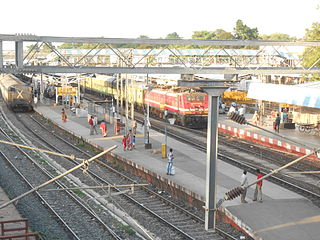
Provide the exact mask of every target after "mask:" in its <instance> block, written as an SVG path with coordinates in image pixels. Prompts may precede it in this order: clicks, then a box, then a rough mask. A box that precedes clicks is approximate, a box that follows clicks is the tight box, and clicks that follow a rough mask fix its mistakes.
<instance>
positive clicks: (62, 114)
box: [61, 108, 67, 122]
mask: <svg viewBox="0 0 320 240" xmlns="http://www.w3.org/2000/svg"><path fill="white" fill-rule="evenodd" d="M61 119H62V121H63V122H66V121H67V114H66V112H65V111H64V108H62V110H61Z"/></svg>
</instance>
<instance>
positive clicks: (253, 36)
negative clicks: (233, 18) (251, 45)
mask: <svg viewBox="0 0 320 240" xmlns="http://www.w3.org/2000/svg"><path fill="white" fill-rule="evenodd" d="M233 30H234V36H235V38H236V39H239V40H257V39H258V38H259V32H258V29H257V28H250V27H248V26H247V25H245V24H244V23H243V22H242V20H240V19H239V20H237V22H236V26H235V28H234V29H233Z"/></svg>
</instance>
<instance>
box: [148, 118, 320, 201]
mask: <svg viewBox="0 0 320 240" xmlns="http://www.w3.org/2000/svg"><path fill="white" fill-rule="evenodd" d="M151 125H152V128H153V129H154V130H157V131H159V132H163V129H164V123H163V121H161V120H155V119H152V123H151ZM168 127H169V130H168V135H169V136H171V137H173V138H175V139H177V140H179V141H181V142H185V143H186V144H189V145H191V146H193V147H194V148H196V149H199V150H201V151H203V152H206V132H204V131H201V130H195V129H188V128H185V127H182V126H168V125H167V128H168ZM221 150H223V151H221ZM238 151H241V152H245V153H247V154H250V155H252V156H254V158H255V159H258V160H257V161H252V160H250V159H246V158H242V157H239V155H238V154H236V153H237V152H238ZM222 152H223V153H222ZM218 158H219V159H221V160H223V161H225V162H228V163H230V164H232V165H234V166H238V167H239V168H241V169H247V170H248V171H249V172H251V173H253V174H254V173H255V170H256V169H257V168H259V169H260V170H262V173H264V174H267V173H269V172H270V171H272V170H273V169H275V168H278V167H280V166H283V165H285V164H287V163H288V162H291V161H293V160H294V159H296V158H297V156H295V155H293V154H288V153H283V152H280V151H276V150H273V149H269V148H267V147H264V146H260V145H257V144H254V143H249V142H245V141H242V140H239V139H236V138H234V137H230V136H227V135H223V134H219V152H218ZM312 170H319V168H318V167H316V166H314V165H309V164H308V161H302V162H300V163H297V164H295V165H293V166H291V167H289V168H288V169H285V170H283V171H282V172H280V173H277V174H275V175H273V176H271V177H269V180H270V181H272V182H274V183H276V184H278V185H281V186H283V187H285V188H287V189H289V190H291V191H293V192H296V193H298V194H300V195H302V196H304V197H306V198H308V199H310V200H311V201H312V202H313V203H314V204H315V205H316V206H319V207H320V188H319V181H320V176H319V174H308V175H303V174H300V175H294V176H292V175H287V174H286V173H287V172H290V171H297V172H298V171H312Z"/></svg>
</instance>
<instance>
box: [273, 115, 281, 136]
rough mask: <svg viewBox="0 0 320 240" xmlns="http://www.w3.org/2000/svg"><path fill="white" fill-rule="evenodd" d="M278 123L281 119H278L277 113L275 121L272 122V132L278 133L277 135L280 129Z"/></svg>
mask: <svg viewBox="0 0 320 240" xmlns="http://www.w3.org/2000/svg"><path fill="white" fill-rule="evenodd" d="M280 121H281V119H280V116H279V113H278V114H277V117H276V120H275V121H274V130H275V131H276V132H278V133H279V129H280Z"/></svg>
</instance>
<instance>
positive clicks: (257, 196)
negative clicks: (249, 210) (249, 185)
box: [253, 169, 263, 202]
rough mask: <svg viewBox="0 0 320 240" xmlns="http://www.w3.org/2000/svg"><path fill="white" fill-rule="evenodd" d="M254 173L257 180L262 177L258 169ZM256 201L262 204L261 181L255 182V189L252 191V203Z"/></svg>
mask: <svg viewBox="0 0 320 240" xmlns="http://www.w3.org/2000/svg"><path fill="white" fill-rule="evenodd" d="M256 173H257V180H258V179H260V178H262V177H263V175H262V174H261V172H260V169H257V170H256ZM257 200H258V201H259V202H262V180H261V181H259V182H257V184H256V189H255V191H254V195H253V201H257Z"/></svg>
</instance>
